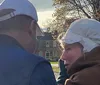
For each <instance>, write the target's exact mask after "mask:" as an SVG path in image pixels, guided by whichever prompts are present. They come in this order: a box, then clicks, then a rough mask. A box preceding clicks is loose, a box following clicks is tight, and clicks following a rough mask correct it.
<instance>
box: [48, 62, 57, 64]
mask: <svg viewBox="0 0 100 85" xmlns="http://www.w3.org/2000/svg"><path fill="white" fill-rule="evenodd" d="M50 63H51V64H58V61H56V62H50Z"/></svg>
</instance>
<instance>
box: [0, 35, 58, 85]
mask: <svg viewBox="0 0 100 85" xmlns="http://www.w3.org/2000/svg"><path fill="white" fill-rule="evenodd" d="M0 85H56V81H55V77H54V74H53V71H52V69H51V65H50V64H49V62H48V61H46V60H45V59H44V58H43V57H39V56H36V55H34V54H31V53H28V52H27V51H26V50H24V49H23V48H22V47H21V45H20V44H19V43H18V42H17V41H16V40H15V39H14V38H12V37H9V36H6V35H0Z"/></svg>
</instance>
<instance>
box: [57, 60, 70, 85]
mask: <svg viewBox="0 0 100 85" xmlns="http://www.w3.org/2000/svg"><path fill="white" fill-rule="evenodd" d="M58 63H59V70H60V72H59V76H58V79H57V84H62V85H64V83H65V80H66V79H68V78H69V75H68V74H67V69H66V68H65V65H64V61H63V60H61V59H59V61H58Z"/></svg>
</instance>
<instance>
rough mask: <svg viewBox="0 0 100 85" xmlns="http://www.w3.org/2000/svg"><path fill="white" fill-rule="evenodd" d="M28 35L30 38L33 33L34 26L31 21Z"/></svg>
mask: <svg viewBox="0 0 100 85" xmlns="http://www.w3.org/2000/svg"><path fill="white" fill-rule="evenodd" d="M28 33H29V35H31V36H32V35H33V34H34V33H35V24H34V21H33V20H32V21H31V23H30V25H29V29H28Z"/></svg>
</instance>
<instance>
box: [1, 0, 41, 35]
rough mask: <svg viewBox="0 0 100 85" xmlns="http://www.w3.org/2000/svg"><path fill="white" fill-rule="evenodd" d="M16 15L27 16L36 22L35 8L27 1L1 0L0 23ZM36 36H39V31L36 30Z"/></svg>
mask: <svg viewBox="0 0 100 85" xmlns="http://www.w3.org/2000/svg"><path fill="white" fill-rule="evenodd" d="M16 15H27V16H30V17H31V18H33V19H34V20H35V21H36V22H37V21H38V17H37V12H36V9H35V7H34V6H33V4H32V3H31V2H29V1H28V0H3V1H2V2H1V4H0V21H3V20H7V19H10V18H11V17H14V16H16ZM37 30H38V34H39V35H41V34H42V31H41V29H40V28H39V26H38V28H37Z"/></svg>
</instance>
